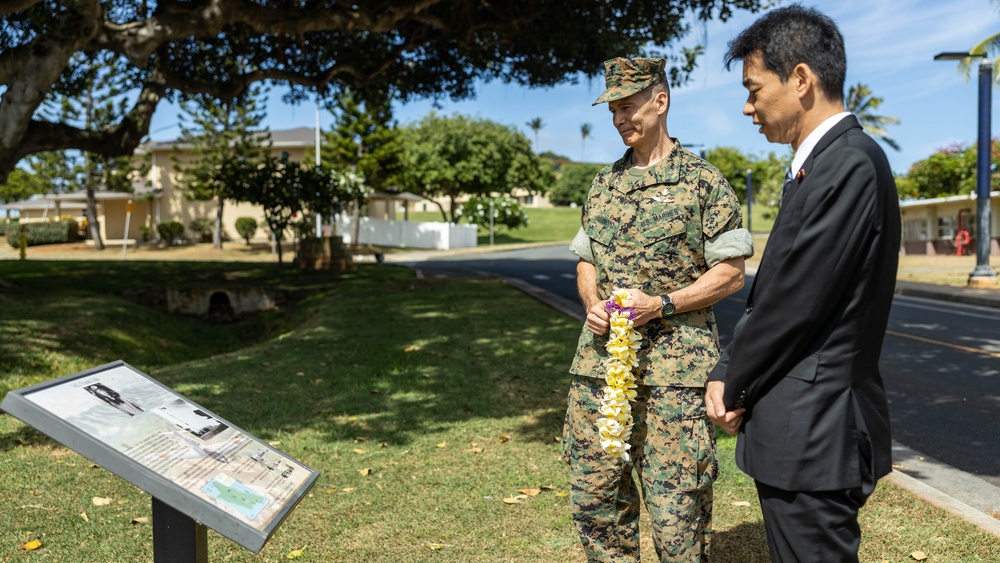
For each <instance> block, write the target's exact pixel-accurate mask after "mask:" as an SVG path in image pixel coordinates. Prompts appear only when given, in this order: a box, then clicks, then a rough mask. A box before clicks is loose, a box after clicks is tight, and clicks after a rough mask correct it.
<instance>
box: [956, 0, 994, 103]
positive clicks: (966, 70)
mask: <svg viewBox="0 0 1000 563" xmlns="http://www.w3.org/2000/svg"><path fill="white" fill-rule="evenodd" d="M990 3H991V4H993V5H994V6H995V7H996V8H997V11H998V12H1000V0H990ZM969 52H970V53H976V54H982V55H983V56H985V57H987V58H990V57H992V58H993V82H994V83H995V84H998V85H1000V32H997V33H994V34H993V35H990V36H988V37H987V38H986V39H983V40H982V41H980V42H979V43H976V44H975V45H973V46H972V48H971V49H969ZM978 58H979V57H966V58H964V59H962V60H960V61H958V72H960V73H962V74H963V75H965V80H966V81H968V80H969V79H970V78H971V77H972V68H973V66H974V65H973V63H972V62H973V60H975V59H978Z"/></svg>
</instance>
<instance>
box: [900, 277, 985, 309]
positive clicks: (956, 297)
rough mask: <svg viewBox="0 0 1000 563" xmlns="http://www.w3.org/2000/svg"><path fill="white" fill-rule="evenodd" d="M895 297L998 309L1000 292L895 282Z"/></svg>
mask: <svg viewBox="0 0 1000 563" xmlns="http://www.w3.org/2000/svg"><path fill="white" fill-rule="evenodd" d="M896 295H904V296H907V297H921V298H924V299H934V300H937V301H952V302H955V303H963V304H965V305H976V306H979V307H993V308H1000V291H996V290H992V289H974V288H965V287H950V286H940V285H935V284H929V283H918V282H901V281H900V282H896Z"/></svg>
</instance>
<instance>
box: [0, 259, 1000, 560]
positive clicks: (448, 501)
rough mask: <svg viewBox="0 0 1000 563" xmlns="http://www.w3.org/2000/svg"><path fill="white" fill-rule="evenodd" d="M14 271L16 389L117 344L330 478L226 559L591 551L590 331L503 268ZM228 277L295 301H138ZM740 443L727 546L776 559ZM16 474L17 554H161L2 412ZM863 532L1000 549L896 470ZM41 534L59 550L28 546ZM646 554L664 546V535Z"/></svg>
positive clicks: (949, 551)
mask: <svg viewBox="0 0 1000 563" xmlns="http://www.w3.org/2000/svg"><path fill="white" fill-rule="evenodd" d="M0 279H3V280H5V281H6V284H7V286H9V287H0V301H2V302H3V304H4V308H5V312H6V314H5V315H4V319H3V320H2V321H0V323H2V324H0V331H2V332H3V335H4V338H3V340H2V341H0V346H2V348H0V349H2V353H3V356H2V358H0V385H3V388H4V389H10V388H15V387H19V386H22V385H26V384H28V383H31V382H35V381H40V380H44V379H48V378H50V377H54V376H57V375H63V374H67V373H71V372H72V371H75V370H79V369H83V368H85V367H92V366H96V365H99V364H101V363H105V362H107V361H110V360H114V359H118V358H122V359H124V360H126V361H128V362H129V363H132V364H133V365H136V366H137V367H139V368H140V369H143V370H144V371H147V372H148V373H151V374H152V375H153V376H154V377H156V378H157V379H158V380H160V381H162V382H163V383H165V384H167V385H169V386H171V387H172V388H174V389H176V390H177V391H179V392H181V393H183V394H185V395H187V396H188V397H190V398H191V399H192V400H194V401H196V402H199V403H201V404H202V405H204V406H206V407H207V408H209V409H210V410H213V411H215V412H216V413H218V414H219V415H220V416H222V417H224V418H227V419H229V420H231V421H232V422H234V423H236V424H237V425H240V426H242V427H244V428H245V429H247V430H248V431H250V432H252V433H254V434H256V435H257V436H259V437H260V438H262V439H264V440H267V441H271V442H274V443H280V446H279V447H280V448H281V449H282V450H284V451H286V452H288V453H289V454H291V455H293V456H296V457H298V458H299V459H301V460H302V461H303V462H305V463H307V464H309V465H311V466H313V467H315V468H316V469H318V470H320V471H321V472H322V475H321V477H320V479H319V481H318V482H317V485H316V486H315V487H314V489H313V490H312V491H311V494H310V495H309V497H308V498H306V499H304V500H303V502H302V503H301V505H300V506H299V507H298V508H297V509H296V510H295V511H294V512H293V513H292V514H291V516H290V517H289V518H288V519H287V520H286V521H285V523H284V524H283V525H282V527H281V528H279V530H278V531H277V533H276V534H275V535H274V536H273V537H272V539H271V540H270V542H269V543H268V544H267V545H266V546H265V547H264V549H263V551H262V552H261V554H260V555H259V556H254V555H252V554H250V553H249V552H247V551H245V550H243V549H242V548H240V547H238V546H237V545H236V544H234V543H232V542H230V541H229V540H227V539H225V538H222V537H221V536H219V535H217V534H215V533H210V534H209V544H210V545H209V549H210V555H209V559H210V560H211V561H247V562H251V561H260V560H264V561H279V560H285V557H286V556H287V555H288V554H289V553H290V552H291V551H292V550H295V549H301V550H303V553H304V555H303V556H302V558H301V559H299V560H302V561H323V562H326V561H351V562H367V561H407V562H410V561H449V562H450V561H463V562H495V561H524V562H531V561H583V559H584V558H583V555H582V550H581V548H580V547H579V543H578V540H577V538H576V533H575V531H574V529H573V525H572V523H571V521H570V519H569V514H568V506H567V498H566V493H567V487H568V485H567V469H566V467H565V466H564V464H563V463H562V462H561V461H559V460H558V456H559V452H560V443H559V442H558V441H557V438H558V437H559V434H560V429H561V421H562V416H563V413H564V410H565V393H566V390H567V387H568V384H569V375H568V374H567V373H566V369H567V366H568V364H569V360H570V358H571V356H572V353H573V348H574V346H575V342H576V338H577V335H578V331H579V326H578V325H577V323H576V322H574V321H571V320H569V319H567V318H566V317H564V316H562V315H560V314H558V313H556V312H554V311H553V310H551V309H549V308H547V307H545V306H543V305H541V304H540V303H538V302H536V301H534V300H532V299H530V298H528V297H526V296H524V295H522V294H521V293H519V292H517V291H515V290H513V289H511V288H509V287H507V286H505V285H504V284H503V283H501V282H499V281H496V280H416V279H414V277H413V275H412V273H411V272H410V271H408V270H405V269H401V268H396V267H391V266H381V267H379V266H374V265H372V266H362V267H360V268H359V269H358V271H357V272H355V273H351V274H345V275H343V276H333V275H329V274H312V275H304V274H300V273H298V272H295V271H293V270H291V269H287V268H278V267H276V266H275V265H273V264H255V265H254V264H233V263H201V264H193V263H167V262H162V263H158V262H149V263H143V264H132V263H110V262H99V263H98V262H61V263H60V262H36V261H29V262H11V261H4V262H0ZM220 279H233V280H237V279H239V280H254V281H255V283H261V284H266V285H268V286H270V287H275V288H283V289H284V290H286V291H288V292H290V294H291V297H289V299H288V305H287V306H286V307H284V308H282V310H280V311H275V312H272V313H268V314H265V315H260V316H258V317H257V318H253V319H249V320H246V321H243V322H240V323H234V324H204V323H202V321H199V320H196V319H192V318H185V317H175V316H173V315H169V314H167V313H166V312H164V311H162V310H161V309H159V308H158V307H156V306H155V305H156V303H155V302H154V301H142V300H137V299H136V298H135V297H134V296H129V295H126V294H127V291H128V289H129V288H130V287H131V286H133V285H136V284H140V285H141V284H149V285H150V286H152V287H157V286H162V285H167V284H211V283H216V282H217V281H218V280H220ZM154 327H155V328H154ZM733 447H734V443H733V440H732V439H731V438H728V437H727V438H724V439H720V442H719V448H720V450H721V454H720V456H721V459H722V461H723V469H722V478H721V480H720V481H719V483H718V484H717V485H716V489H715V491H716V510H715V528H716V536H715V543H714V545H713V553H714V558H713V560H715V561H721V562H729V561H733V562H735V561H740V562H755V561H759V562H763V561H766V560H767V550H766V545H765V541H764V534H763V527H762V524H761V521H760V515H759V514H760V512H759V507H758V506H757V501H756V496H755V494H754V492H753V483H752V481H751V480H750V479H748V478H747V477H746V476H744V475H743V474H741V473H740V472H739V471H738V470H737V469H736V468H735V466H734V464H733V462H732V457H733V453H732V450H733ZM0 467H2V471H0V491H2V494H0V561H4V562H6V561H29V560H35V559H39V558H41V559H45V560H49V561H94V562H106V561H129V560H136V561H149V560H151V549H152V546H151V537H152V535H151V534H152V531H151V528H150V526H149V524H132V523H131V522H132V519H133V518H136V517H149V516H150V512H151V511H150V506H149V498H148V496H146V495H145V494H144V493H143V492H142V491H140V490H138V489H136V488H135V487H133V486H131V485H130V484H128V483H126V482H124V481H122V480H121V479H118V478H117V477H115V476H113V475H111V474H110V473H108V472H107V471H105V470H103V469H101V468H97V467H94V466H92V464H91V463H90V462H88V461H87V460H85V459H83V458H81V457H79V456H78V455H76V454H74V453H72V452H71V451H70V450H67V449H66V448H64V447H62V446H60V445H58V444H56V443H54V442H52V441H51V440H49V439H47V438H46V437H44V436H41V435H39V434H38V433H37V432H35V431H33V430H32V429H30V428H29V427H26V426H25V425H23V424H22V423H20V422H19V421H17V420H16V419H14V418H12V417H10V416H7V415H0ZM363 469H368V470H370V471H369V472H367V473H368V474H362V472H361V470H363ZM93 497H108V498H111V499H112V503H111V504H109V505H106V506H95V505H93V504H92V502H91V499H92V498H93ZM504 499H511V500H515V501H518V502H516V503H512V504H509V503H506V502H504ZM743 502H747V503H749V505H748V506H744V505H742V504H736V503H743ZM647 525H648V521H647ZM863 527H864V534H865V536H864V543H863V546H862V560H864V561H883V560H887V561H894V562H895V561H909V560H911V559H910V553H911V552H913V551H916V550H920V551H923V552H925V553H927V554H929V555H930V557H931V559H930V560H932V561H995V560H997V559H998V558H1000V540H998V539H997V538H995V537H993V536H990V535H987V534H985V533H983V532H981V531H979V530H978V529H977V528H975V527H973V526H971V525H969V524H966V523H965V522H964V521H961V520H959V519H957V518H954V517H951V516H949V515H948V514H947V513H945V512H943V511H941V510H938V509H936V508H934V507H931V506H929V505H927V504H925V503H923V502H922V501H920V500H918V499H916V498H915V497H913V496H912V495H910V494H909V493H907V492H905V491H902V490H900V489H897V488H895V487H894V486H892V485H890V484H885V483H884V484H882V485H881V486H880V487H879V489H878V490H877V491H876V494H875V496H874V497H873V498H872V499H871V500H870V501H869V504H868V506H867V507H866V509H865V510H864V511H863ZM34 539H39V540H41V541H42V542H43V546H42V548H40V549H39V550H37V551H34V552H26V551H20V550H19V546H20V545H22V544H24V543H25V542H28V541H30V540H34ZM643 547H644V553H643V556H644V558H646V559H648V560H652V559H653V553H652V546H651V544H650V542H649V540H648V537H646V538H645V539H644V542H643Z"/></svg>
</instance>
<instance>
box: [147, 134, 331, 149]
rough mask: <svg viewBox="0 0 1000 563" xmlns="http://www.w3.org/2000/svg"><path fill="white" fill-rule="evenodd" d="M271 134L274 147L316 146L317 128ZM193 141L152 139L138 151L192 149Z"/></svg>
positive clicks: (321, 141)
mask: <svg viewBox="0 0 1000 563" xmlns="http://www.w3.org/2000/svg"><path fill="white" fill-rule="evenodd" d="M269 133H270V134H271V147H272V148H299V147H302V148H308V147H315V146H316V129H314V128H312V127H296V128H295V129H275V130H272V131H269ZM320 144H323V136H322V135H320ZM191 147H192V145H191V143H186V142H181V141H180V139H172V140H169V141H150V142H148V143H143V144H141V145H139V148H137V149H136V153H139V154H143V153H146V152H149V151H172V150H176V149H190V148H191Z"/></svg>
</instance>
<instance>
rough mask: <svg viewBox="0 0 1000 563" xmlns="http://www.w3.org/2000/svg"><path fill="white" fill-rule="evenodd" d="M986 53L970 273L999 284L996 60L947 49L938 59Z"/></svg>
mask: <svg viewBox="0 0 1000 563" xmlns="http://www.w3.org/2000/svg"><path fill="white" fill-rule="evenodd" d="M977 57H982V59H983V60H982V62H980V64H979V140H978V142H977V151H976V217H977V218H976V268H975V269H974V270H972V273H971V274H969V284H968V285H969V287H983V286H988V285H996V283H997V274H996V272H994V271H993V269H992V268H990V241H991V235H990V149H991V148H992V147H991V145H992V140H991V139H990V105H991V102H992V100H991V97H992V92H993V90H992V88H993V64H992V63H991V62H990V59H989V57H987V56H986V54H985V53H969V52H967V51H958V52H956V51H946V52H944V53H938V54H937V55H934V60H935V61H960V60H963V59H968V58H977Z"/></svg>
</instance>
